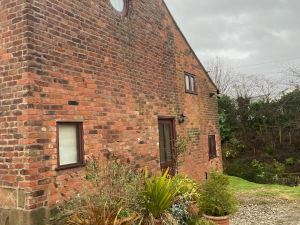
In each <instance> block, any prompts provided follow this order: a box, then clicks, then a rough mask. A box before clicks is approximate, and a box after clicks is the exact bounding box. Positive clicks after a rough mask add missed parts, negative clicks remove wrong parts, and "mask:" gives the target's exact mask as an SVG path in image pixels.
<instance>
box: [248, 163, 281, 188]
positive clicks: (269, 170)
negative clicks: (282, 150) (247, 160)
mask: <svg viewBox="0 0 300 225" xmlns="http://www.w3.org/2000/svg"><path fill="white" fill-rule="evenodd" d="M251 165H252V168H253V170H254V171H255V176H254V177H253V181H255V182H257V183H272V182H274V181H275V180H276V179H278V178H279V177H280V176H282V174H283V173H284V171H285V166H284V164H282V163H279V162H278V161H276V160H275V159H274V160H273V163H264V162H260V161H258V160H256V159H255V160H253V161H252V162H251Z"/></svg>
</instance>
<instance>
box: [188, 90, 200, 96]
mask: <svg viewBox="0 0 300 225" xmlns="http://www.w3.org/2000/svg"><path fill="white" fill-rule="evenodd" d="M185 93H186V94H191V95H198V93H197V92H192V91H187V90H186V91H185Z"/></svg>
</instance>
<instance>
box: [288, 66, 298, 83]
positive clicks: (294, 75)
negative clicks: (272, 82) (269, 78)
mask: <svg viewBox="0 0 300 225" xmlns="http://www.w3.org/2000/svg"><path fill="white" fill-rule="evenodd" d="M287 75H288V76H289V77H290V82H289V83H290V85H291V86H292V87H295V88H298V89H299V88H300V66H299V65H293V66H289V67H288V68H287Z"/></svg>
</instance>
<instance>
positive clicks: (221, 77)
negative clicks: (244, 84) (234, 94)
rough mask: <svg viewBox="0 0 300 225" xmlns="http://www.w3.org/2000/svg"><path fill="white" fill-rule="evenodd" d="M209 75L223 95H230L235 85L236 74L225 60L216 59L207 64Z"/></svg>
mask: <svg viewBox="0 0 300 225" xmlns="http://www.w3.org/2000/svg"><path fill="white" fill-rule="evenodd" d="M207 69H208V73H209V75H210V76H211V78H212V80H213V81H214V83H215V84H216V85H217V87H218V89H219V91H220V92H221V93H222V94H230V93H231V91H232V88H233V83H234V72H233V69H232V67H231V66H230V65H228V64H226V63H225V62H224V60H223V59H221V58H220V57H216V58H215V59H213V60H211V61H209V62H208V63H207Z"/></svg>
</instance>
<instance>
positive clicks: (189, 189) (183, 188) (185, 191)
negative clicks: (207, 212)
mask: <svg viewBox="0 0 300 225" xmlns="http://www.w3.org/2000/svg"><path fill="white" fill-rule="evenodd" d="M173 179H175V180H176V182H178V183H180V189H179V191H178V195H180V196H182V197H183V198H184V199H185V200H186V201H197V200H198V198H199V189H200V186H199V184H198V183H197V182H196V181H194V180H193V179H191V178H189V177H187V176H180V175H177V176H175V177H174V178H173Z"/></svg>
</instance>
